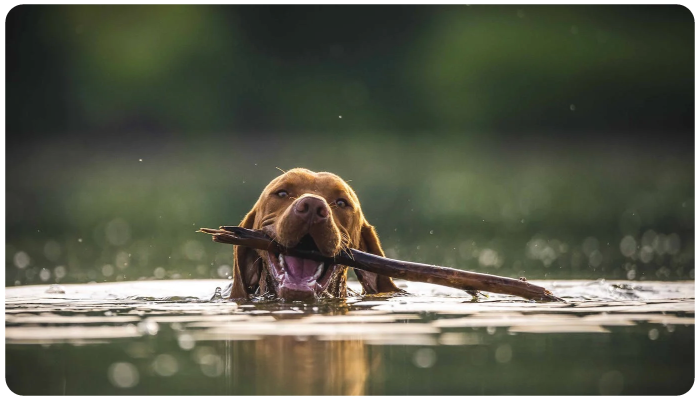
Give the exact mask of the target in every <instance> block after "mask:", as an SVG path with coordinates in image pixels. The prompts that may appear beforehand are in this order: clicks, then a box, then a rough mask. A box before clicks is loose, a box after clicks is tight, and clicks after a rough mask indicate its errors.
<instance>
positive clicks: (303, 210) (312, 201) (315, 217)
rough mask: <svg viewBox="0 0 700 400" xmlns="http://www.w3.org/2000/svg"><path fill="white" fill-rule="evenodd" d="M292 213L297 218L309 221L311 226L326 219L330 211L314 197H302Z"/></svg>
mask: <svg viewBox="0 0 700 400" xmlns="http://www.w3.org/2000/svg"><path fill="white" fill-rule="evenodd" d="M294 213H295V214H296V215H298V216H299V217H302V218H305V219H311V223H312V224H317V223H319V222H323V221H325V220H327V219H328V215H329V214H330V209H329V208H328V204H327V203H326V202H325V201H323V200H322V199H319V198H316V197H304V198H301V199H299V200H298V201H297V204H296V205H295V206H294Z"/></svg>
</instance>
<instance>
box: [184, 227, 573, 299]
mask: <svg viewBox="0 0 700 400" xmlns="http://www.w3.org/2000/svg"><path fill="white" fill-rule="evenodd" d="M198 232H203V233H207V234H210V235H213V236H212V240H213V241H215V242H218V243H226V244H233V245H238V246H246V247H251V248H254V249H259V250H265V251H272V252H275V253H282V254H286V255H291V256H295V257H301V258H307V259H311V260H316V261H324V262H329V263H333V264H341V265H346V266H348V267H353V268H357V269H361V270H364V271H369V272H374V273H376V274H380V275H385V276H389V277H391V278H399V279H405V280H407V281H414V282H425V283H432V284H436V285H442V286H449V287H452V288H456V289H462V290H466V291H469V292H473V291H477V290H481V291H484V292H492V293H501V294H508V295H514V296H519V297H523V298H526V299H529V300H537V301H562V302H563V301H564V300H563V299H561V298H559V297H556V296H554V295H553V294H552V293H551V292H550V291H549V290H547V289H545V288H543V287H540V286H537V285H533V284H531V283H529V282H527V281H526V280H525V279H524V278H521V279H513V278H505V277H501V276H496V275H489V274H480V273H477V272H469V271H463V270H460V269H454V268H447V267H440V266H436V265H428V264H420V263H414V262H408V261H400V260H393V259H391V258H385V257H380V256H377V255H374V254H369V253H365V252H362V251H359V250H355V249H349V250H347V251H344V252H342V253H340V254H338V255H336V256H335V257H326V256H324V255H322V254H321V253H319V252H317V251H312V250H299V249H293V248H292V249H290V248H286V247H284V246H282V245H280V244H279V243H277V242H275V241H273V240H271V239H270V238H269V237H267V235H265V234H264V233H262V232H259V231H254V230H250V229H245V228H241V227H238V226H222V227H220V229H209V228H201V229H200V230H199V231H198Z"/></svg>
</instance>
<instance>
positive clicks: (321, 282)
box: [267, 252, 341, 301]
mask: <svg viewBox="0 0 700 400" xmlns="http://www.w3.org/2000/svg"><path fill="white" fill-rule="evenodd" d="M267 265H268V268H269V272H270V275H271V276H272V278H273V279H274V281H275V282H274V284H275V289H276V290H275V291H276V292H277V296H278V297H279V298H280V299H283V300H290V301H296V300H302V301H304V300H314V299H316V298H320V297H323V296H324V292H326V289H328V286H329V285H330V284H331V282H332V281H333V278H334V277H335V275H336V274H337V272H338V270H339V269H340V268H341V267H340V266H339V265H337V264H331V265H328V263H324V262H321V261H315V260H309V259H305V258H300V257H294V256H289V255H284V254H276V253H274V252H268V253H267Z"/></svg>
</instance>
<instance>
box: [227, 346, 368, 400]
mask: <svg viewBox="0 0 700 400" xmlns="http://www.w3.org/2000/svg"><path fill="white" fill-rule="evenodd" d="M223 345H224V346H225V354H226V365H227V370H226V374H227V377H229V379H230V380H231V384H232V385H235V384H236V383H237V382H236V381H237V380H241V379H244V380H251V381H253V382H254V383H253V385H254V387H255V390H254V392H255V393H256V394H261V395H286V394H294V395H320V394H326V395H363V394H365V385H366V381H367V377H368V374H369V373H370V372H371V370H372V369H374V371H375V372H377V370H378V367H379V365H380V364H381V356H380V355H379V354H374V356H373V358H372V359H370V357H369V355H368V351H367V347H366V345H365V344H364V343H363V341H361V340H341V341H327V340H318V339H314V338H304V337H292V336H272V337H266V338H263V339H261V340H257V341H256V342H255V343H254V345H252V346H251V345H250V343H247V342H241V341H228V342H223Z"/></svg>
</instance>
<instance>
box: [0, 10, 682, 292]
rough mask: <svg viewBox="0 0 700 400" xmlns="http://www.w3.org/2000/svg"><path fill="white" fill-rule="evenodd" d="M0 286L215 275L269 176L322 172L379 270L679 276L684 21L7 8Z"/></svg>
mask: <svg viewBox="0 0 700 400" xmlns="http://www.w3.org/2000/svg"><path fill="white" fill-rule="evenodd" d="M5 29H6V71H7V73H6V116H7V119H6V167H7V168H6V171H7V172H6V182H7V186H6V188H5V196H6V210H5V213H6V225H5V229H6V238H7V242H6V245H5V249H6V251H5V254H6V257H5V266H6V269H5V285H6V286H13V285H25V284H40V283H55V282H60V283H79V282H102V281H119V280H135V279H173V278H175V279H176V278H223V277H228V276H230V273H231V267H230V266H231V262H232V254H231V248H230V247H229V246H224V245H221V244H216V243H212V242H211V241H210V238H209V237H208V236H206V235H203V234H198V233H195V230H196V229H198V228H200V227H218V226H219V225H226V224H228V225H233V224H238V222H239V221H240V220H241V218H242V217H243V215H244V214H245V213H246V212H247V211H248V210H249V209H250V208H251V207H252V205H253V204H254V202H255V201H256V199H257V197H258V195H259V194H260V192H261V191H262V189H263V188H264V187H265V186H266V184H267V183H268V182H269V181H270V180H271V179H273V178H274V177H276V176H277V175H278V174H279V173H280V172H279V171H278V170H277V169H276V168H277V167H279V168H282V169H290V168H293V167H306V168H309V169H312V170H325V171H330V172H334V173H336V174H338V175H340V176H341V177H343V178H344V179H346V180H350V181H351V185H352V186H353V187H354V188H355V190H356V191H357V193H358V195H359V197H360V199H361V201H362V204H363V209H364V212H365V215H366V216H367V218H368V220H369V221H370V223H372V224H374V225H375V226H376V228H377V230H378V232H379V234H380V237H381V239H382V241H383V245H384V248H385V251H386V253H387V255H388V256H389V257H392V258H399V259H404V260H410V261H417V262H428V263H433V264H438V265H444V266H450V267H456V268H462V269H468V270H472V271H478V272H486V273H492V274H497V275H503V276H511V277H518V276H526V277H527V278H529V279H543V278H546V279H601V278H603V279H632V280H678V279H694V246H693V242H694V228H693V227H694V203H695V199H694V173H693V171H694V136H693V133H694V90H693V87H694V64H693V61H694V20H693V16H692V14H691V13H690V11H688V10H687V9H685V8H683V7H681V6H463V5H451V6H18V7H15V8H14V9H12V10H11V11H10V13H9V15H8V16H7V18H6V23H5Z"/></svg>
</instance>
